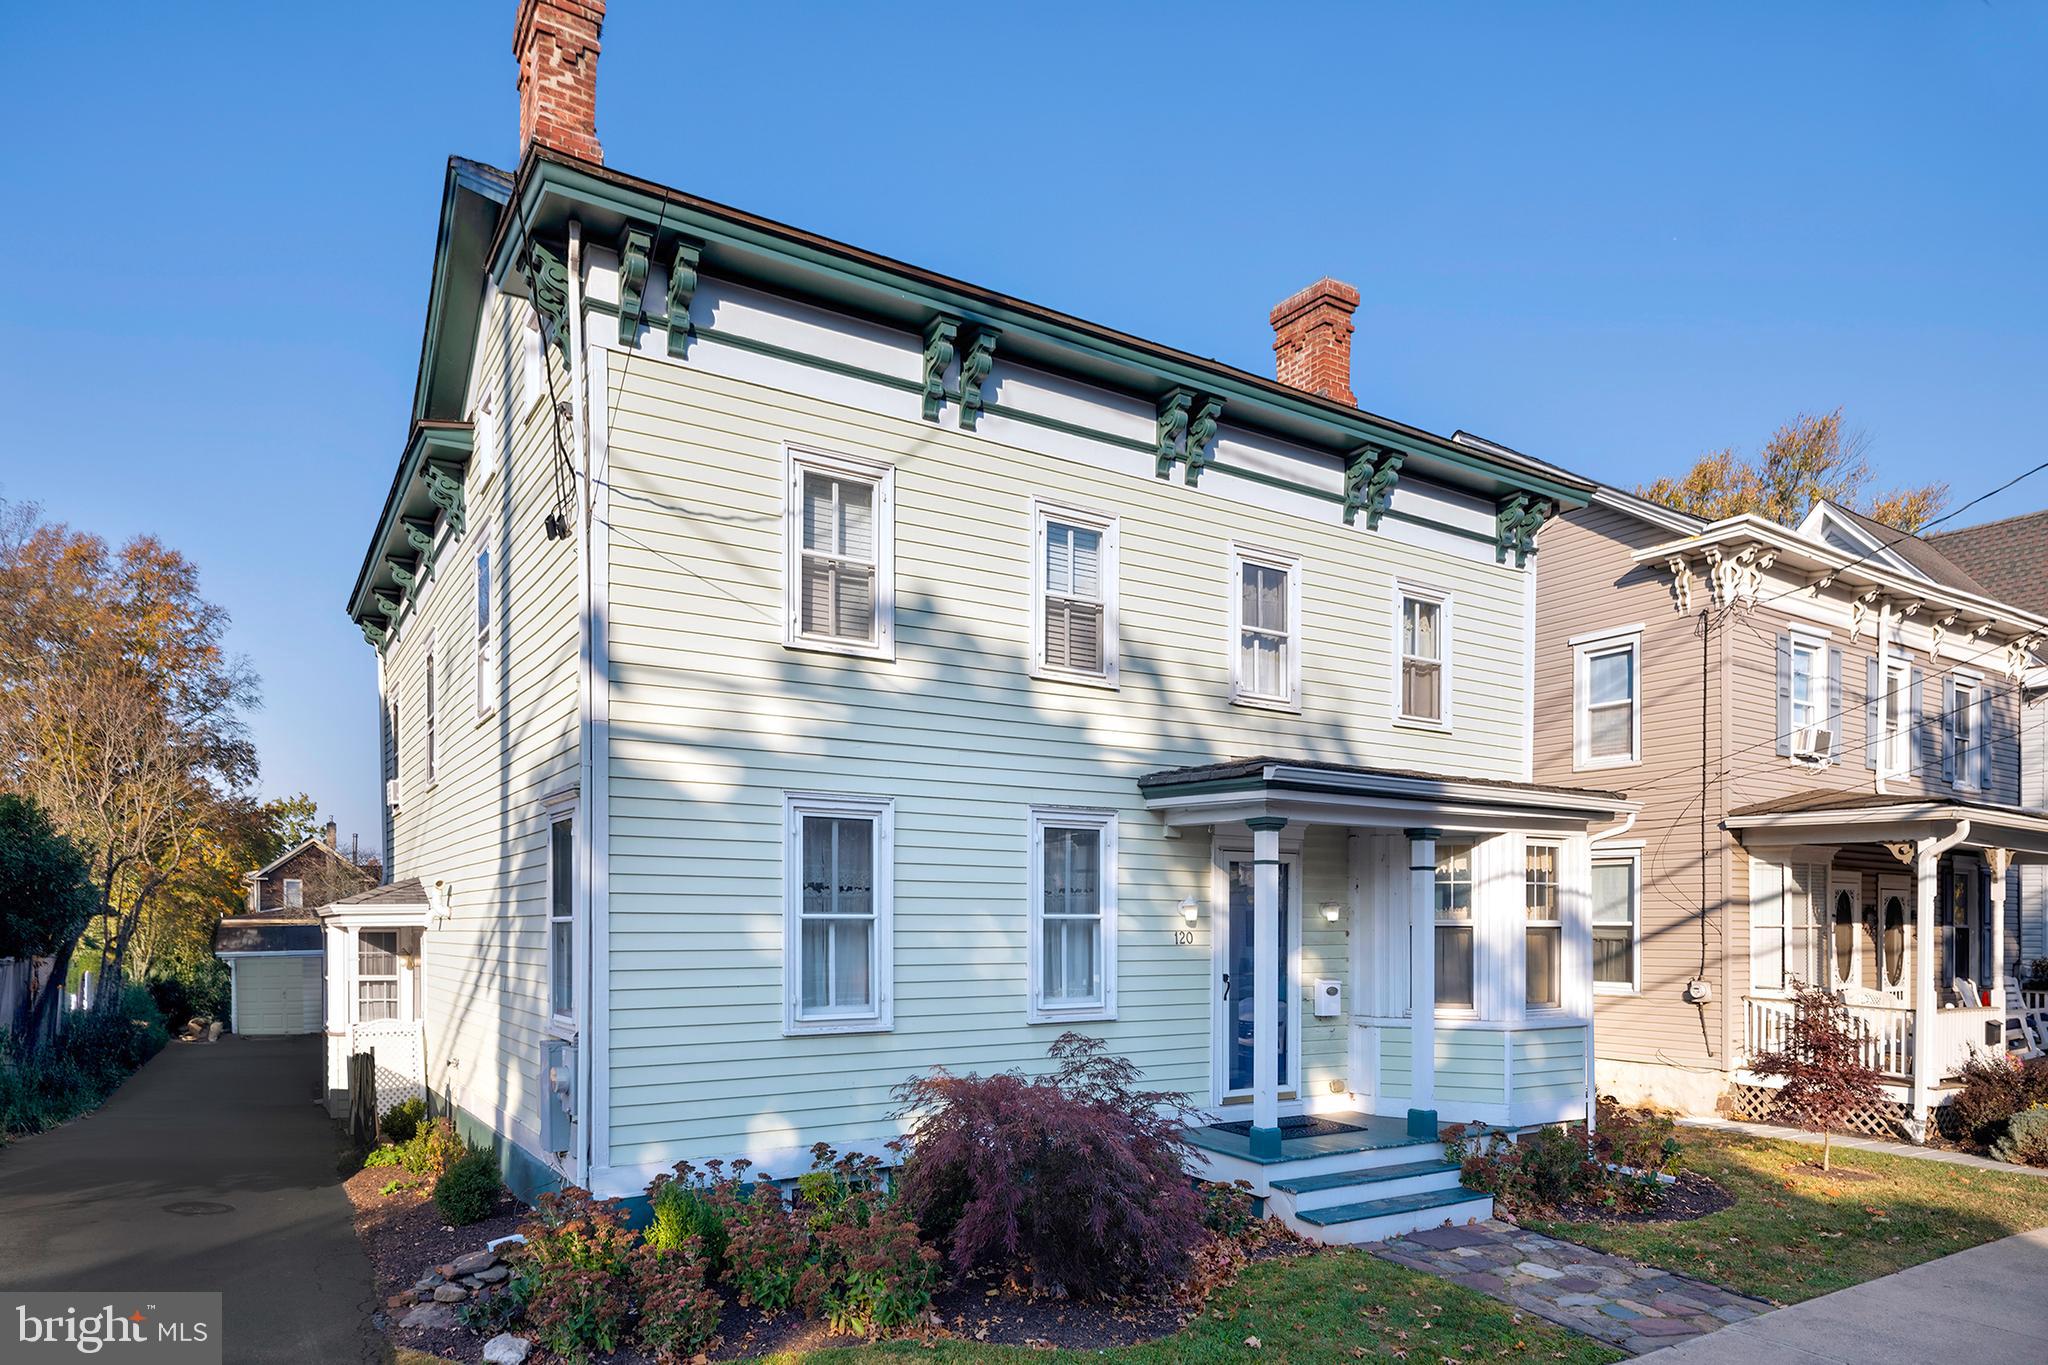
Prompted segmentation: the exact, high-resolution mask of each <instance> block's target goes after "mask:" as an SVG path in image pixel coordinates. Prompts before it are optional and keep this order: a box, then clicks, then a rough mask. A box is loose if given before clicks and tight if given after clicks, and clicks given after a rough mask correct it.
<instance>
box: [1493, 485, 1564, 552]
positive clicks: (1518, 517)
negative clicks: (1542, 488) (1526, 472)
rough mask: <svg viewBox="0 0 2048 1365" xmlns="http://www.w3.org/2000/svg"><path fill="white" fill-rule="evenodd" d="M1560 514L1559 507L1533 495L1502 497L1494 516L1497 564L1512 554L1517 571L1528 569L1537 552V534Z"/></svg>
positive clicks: (1494, 544)
mask: <svg viewBox="0 0 2048 1365" xmlns="http://www.w3.org/2000/svg"><path fill="white" fill-rule="evenodd" d="M1556 513H1557V506H1556V504H1554V503H1552V502H1551V501H1550V500H1549V499H1548V498H1539V497H1536V496H1535V495H1534V494H1531V493H1515V494H1511V495H1509V496H1508V497H1505V498H1502V499H1501V500H1500V503H1499V505H1498V506H1497V507H1496V508H1495V509H1494V514H1493V562H1494V563H1496V564H1505V563H1506V562H1507V558H1508V556H1509V555H1510V554H1512V555H1513V556H1514V557H1515V567H1516V568H1518V569H1525V568H1527V567H1528V566H1529V557H1530V556H1531V555H1533V554H1535V553H1536V533H1537V532H1538V531H1540V530H1542V529H1543V523H1544V522H1545V521H1547V520H1549V519H1550V518H1551V517H1552V516H1554V515H1556Z"/></svg>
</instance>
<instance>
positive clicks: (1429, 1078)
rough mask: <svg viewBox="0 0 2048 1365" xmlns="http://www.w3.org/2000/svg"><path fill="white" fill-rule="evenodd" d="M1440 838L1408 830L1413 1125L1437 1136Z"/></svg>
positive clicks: (1429, 832)
mask: <svg viewBox="0 0 2048 1365" xmlns="http://www.w3.org/2000/svg"><path fill="white" fill-rule="evenodd" d="M1436 841H1437V831H1436V830H1433V829H1411V830H1409V831H1408V1042H1409V1046H1410V1047H1411V1048H1412V1049H1413V1052H1412V1053H1411V1055H1410V1057H1409V1068H1410V1072H1409V1092H1408V1093H1409V1100H1408V1106H1409V1107H1408V1129H1409V1131H1410V1132H1411V1133H1415V1134H1417V1135H1418V1136H1421V1137H1432V1138H1433V1137H1435V1136H1436V1128H1437V1124H1436Z"/></svg>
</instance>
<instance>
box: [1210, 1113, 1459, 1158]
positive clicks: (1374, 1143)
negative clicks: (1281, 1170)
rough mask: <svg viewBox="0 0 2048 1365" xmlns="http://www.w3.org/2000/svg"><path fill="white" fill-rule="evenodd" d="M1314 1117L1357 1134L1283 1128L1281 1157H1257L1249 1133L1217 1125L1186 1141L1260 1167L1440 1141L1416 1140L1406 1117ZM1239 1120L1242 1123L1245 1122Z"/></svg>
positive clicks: (1349, 1114)
mask: <svg viewBox="0 0 2048 1365" xmlns="http://www.w3.org/2000/svg"><path fill="white" fill-rule="evenodd" d="M1315 1117H1316V1118H1319V1119H1327V1120H1329V1121H1330V1122H1332V1123H1344V1124H1349V1125H1351V1126H1353V1127H1355V1128H1356V1129H1358V1131H1357V1132H1354V1133H1325V1134H1324V1135H1322V1136H1321V1137H1288V1136H1286V1129H1284V1128H1283V1129H1282V1130H1281V1138H1280V1154H1279V1155H1278V1156H1256V1155H1254V1154H1253V1152H1252V1140H1251V1137H1250V1135H1249V1134H1245V1133H1228V1132H1224V1131H1223V1130H1222V1128H1221V1127H1220V1126H1218V1125H1216V1124H1205V1125H1203V1126H1201V1127H1196V1128H1190V1129H1188V1130H1187V1138H1188V1141H1189V1142H1190V1143H1191V1144H1193V1145H1194V1146H1196V1147H1199V1148H1201V1149H1202V1150H1204V1151H1208V1152H1216V1153H1219V1154H1220V1155H1223V1156H1231V1157H1236V1158H1237V1159H1238V1160H1240V1161H1250V1162H1254V1163H1256V1164H1258V1165H1261V1166H1274V1165H1279V1164H1280V1163H1282V1162H1288V1161H1305V1160H1307V1159H1308V1158H1310V1157H1318V1156H1343V1155H1345V1154H1346V1153H1350V1152H1377V1151H1384V1150H1386V1149H1388V1148H1392V1147H1425V1146H1431V1145H1434V1144H1435V1143H1436V1141H1437V1139H1435V1138H1425V1137H1416V1136H1415V1135H1414V1134H1413V1133H1411V1132H1409V1131H1408V1120H1407V1119H1406V1118H1398V1119H1396V1118H1388V1117H1387V1116H1385V1115H1384V1114H1360V1113H1357V1112H1355V1111H1351V1110H1343V1111H1339V1112H1336V1113H1328V1114H1317V1115H1315ZM1236 1121H1237V1122H1240V1123H1241V1122H1243V1120H1242V1119H1239V1120H1236Z"/></svg>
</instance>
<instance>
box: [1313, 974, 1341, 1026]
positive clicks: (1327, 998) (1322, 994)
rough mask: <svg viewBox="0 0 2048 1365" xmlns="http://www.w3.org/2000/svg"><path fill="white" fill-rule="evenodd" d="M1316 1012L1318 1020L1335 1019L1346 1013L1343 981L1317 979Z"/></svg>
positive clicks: (1325, 978)
mask: <svg viewBox="0 0 2048 1365" xmlns="http://www.w3.org/2000/svg"><path fill="white" fill-rule="evenodd" d="M1315 1011H1316V1018H1318V1019H1335V1018H1337V1017H1338V1016H1339V1015H1341V1014H1343V1013H1344V984H1343V983H1342V982H1341V981H1332V980H1330V979H1329V978H1328V977H1318V978H1316V994H1315Z"/></svg>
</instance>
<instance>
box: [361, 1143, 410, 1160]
mask: <svg viewBox="0 0 2048 1365" xmlns="http://www.w3.org/2000/svg"><path fill="white" fill-rule="evenodd" d="M404 1164H405V1153H404V1151H403V1150H401V1149H400V1148H397V1147H394V1146H392V1145H391V1144H390V1143H388V1142H387V1143H385V1144H384V1145H383V1146H382V1147H372V1148H371V1149H370V1151H369V1154H368V1155H366V1156H365V1157H364V1158H363V1165H365V1166H403V1165H404Z"/></svg>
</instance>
